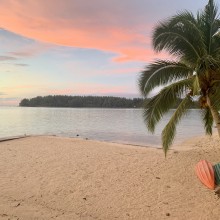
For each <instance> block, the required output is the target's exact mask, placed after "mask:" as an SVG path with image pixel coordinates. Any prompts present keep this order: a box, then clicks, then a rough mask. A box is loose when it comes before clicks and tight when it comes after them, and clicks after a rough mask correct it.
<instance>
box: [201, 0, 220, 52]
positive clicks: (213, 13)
mask: <svg viewBox="0 0 220 220" xmlns="http://www.w3.org/2000/svg"><path fill="white" fill-rule="evenodd" d="M217 13H218V7H217V6H216V4H215V3H214V1H213V0H209V2H208V4H207V5H206V7H205V9H204V10H203V11H202V12H201V13H200V14H199V15H198V17H199V21H200V29H201V30H202V31H203V36H204V43H205V45H206V50H207V52H208V54H211V53H212V50H213V49H215V48H213V46H212V39H213V36H214V35H215V34H216V33H217V32H218V31H219V20H218V16H217Z"/></svg>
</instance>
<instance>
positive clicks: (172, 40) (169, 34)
mask: <svg viewBox="0 0 220 220" xmlns="http://www.w3.org/2000/svg"><path fill="white" fill-rule="evenodd" d="M195 36H197V37H196V38H195ZM153 46H154V49H155V50H156V51H161V50H166V51H168V52H169V53H171V54H173V55H177V56H180V57H181V56H184V57H187V59H188V60H189V61H191V63H192V64H193V63H196V61H197V59H198V58H201V57H202V56H203V55H204V53H205V49H204V43H203V35H202V32H201V31H200V29H199V28H198V27H197V23H196V20H195V18H194V17H193V15H192V14H191V13H190V12H183V13H180V14H178V15H176V16H174V17H172V18H171V19H169V20H167V21H165V22H162V23H160V24H159V25H158V26H157V27H156V28H155V30H154V34H153Z"/></svg>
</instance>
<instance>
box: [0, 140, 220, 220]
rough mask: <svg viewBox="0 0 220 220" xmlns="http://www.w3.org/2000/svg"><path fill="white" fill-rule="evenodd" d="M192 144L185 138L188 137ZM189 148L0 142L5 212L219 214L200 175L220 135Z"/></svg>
mask: <svg viewBox="0 0 220 220" xmlns="http://www.w3.org/2000/svg"><path fill="white" fill-rule="evenodd" d="M185 144H186V143H185ZM186 146H190V148H185V150H179V149H178V148H176V149H175V150H170V151H169V153H168V157H167V158H166V159H165V158H164V154H163V152H162V150H159V149H151V148H142V147H134V146H126V145H121V144H111V143H105V142H97V141H89V140H80V139H71V138H60V137H28V138H24V139H19V140H12V141H6V142H0V152H1V153H0V219H7V220H8V219H10V220H12V219H19V220H26V219H27V220H32V219H41V220H42V219H67V220H69V219H70V220H71V219H85V220H90V219H102V220H103V219H106V220H112V219H118V220H121V219H135V220H139V219H141V220H142V219H143V220H146V219H152V220H154V219H184V220H185V219H196V220H197V219H211V220H215V219H220V199H219V197H218V196H217V195H216V194H215V191H212V190H209V189H208V188H206V187H205V186H204V185H202V184H201V182H200V181H199V180H198V179H197V177H196V175H195V172H194V167H195V164H196V163H197V162H198V161H199V160H200V159H206V160H208V161H210V162H211V163H212V164H215V163H217V162H220V141H219V140H218V139H217V138H211V139H209V138H201V139H197V140H195V141H194V144H192V143H188V144H186Z"/></svg>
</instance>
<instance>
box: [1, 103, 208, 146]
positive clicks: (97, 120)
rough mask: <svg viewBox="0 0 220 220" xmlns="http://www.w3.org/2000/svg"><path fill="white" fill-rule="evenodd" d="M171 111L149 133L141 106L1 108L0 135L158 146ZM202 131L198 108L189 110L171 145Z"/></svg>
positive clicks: (202, 132)
mask: <svg viewBox="0 0 220 220" xmlns="http://www.w3.org/2000/svg"><path fill="white" fill-rule="evenodd" d="M173 111H174V110H171V111H170V112H169V113H168V114H166V115H165V116H164V118H163V119H162V121H161V122H160V123H159V124H158V126H157V127H156V131H155V133H154V134H151V133H149V132H148V131H147V128H146V125H145V124H144V120H143V110H142V109H101V108H43V107H37V108H36V107H0V122H1V123H0V138H4V137H11V136H20V135H57V136H64V137H79V138H88V139H92V140H100V141H108V142H116V143H124V144H133V145H142V146H152V147H160V146H161V132H162V130H163V128H164V126H165V125H166V123H167V122H168V120H169V118H170V116H171V115H172V112H173ZM204 134H205V132H204V128H203V125H202V122H201V116H200V110H190V111H189V113H188V114H187V116H185V117H184V118H183V120H182V121H181V123H180V124H179V125H178V126H177V135H176V138H175V142H174V144H180V143H181V142H183V141H185V140H187V139H189V138H192V137H195V136H200V135H204Z"/></svg>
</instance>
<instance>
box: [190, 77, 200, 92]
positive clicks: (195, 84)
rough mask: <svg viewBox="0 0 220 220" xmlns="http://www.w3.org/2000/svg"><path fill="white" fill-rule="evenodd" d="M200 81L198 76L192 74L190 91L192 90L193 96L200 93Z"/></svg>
mask: <svg viewBox="0 0 220 220" xmlns="http://www.w3.org/2000/svg"><path fill="white" fill-rule="evenodd" d="M200 90H201V87H200V83H199V77H198V76H194V80H193V87H192V91H193V96H195V95H199V94H200Z"/></svg>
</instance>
